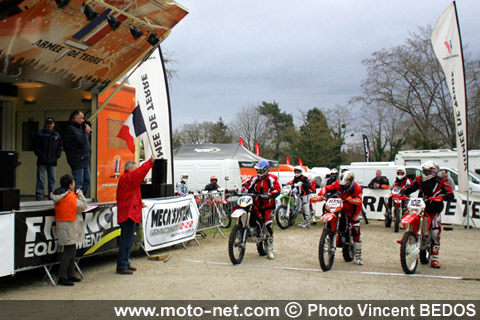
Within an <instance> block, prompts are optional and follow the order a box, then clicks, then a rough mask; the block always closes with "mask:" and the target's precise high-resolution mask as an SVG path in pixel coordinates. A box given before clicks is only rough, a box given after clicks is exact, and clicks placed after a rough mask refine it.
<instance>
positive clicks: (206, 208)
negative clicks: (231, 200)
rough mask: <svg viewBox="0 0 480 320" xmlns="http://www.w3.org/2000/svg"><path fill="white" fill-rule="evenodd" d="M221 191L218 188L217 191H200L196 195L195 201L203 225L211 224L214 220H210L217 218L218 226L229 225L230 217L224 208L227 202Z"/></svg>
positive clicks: (225, 226)
mask: <svg viewBox="0 0 480 320" xmlns="http://www.w3.org/2000/svg"><path fill="white" fill-rule="evenodd" d="M222 191H223V189H219V190H218V191H217V192H208V191H202V192H201V194H200V195H198V196H196V198H195V201H196V203H197V206H198V211H199V212H200V218H199V219H200V223H201V224H203V225H205V226H210V225H213V224H215V221H211V220H212V219H217V218H218V223H219V224H220V227H222V228H228V227H230V224H231V222H232V218H231V216H230V215H229V214H228V213H227V210H225V207H226V205H227V204H228V202H227V201H225V200H224V199H223V198H222V194H221V192H222Z"/></svg>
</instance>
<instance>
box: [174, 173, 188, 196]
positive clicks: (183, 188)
mask: <svg viewBox="0 0 480 320" xmlns="http://www.w3.org/2000/svg"><path fill="white" fill-rule="evenodd" d="M187 180H188V173H183V174H182V179H181V180H180V181H179V182H177V184H176V186H175V194H176V195H177V196H182V197H183V196H186V195H187V194H188V184H187Z"/></svg>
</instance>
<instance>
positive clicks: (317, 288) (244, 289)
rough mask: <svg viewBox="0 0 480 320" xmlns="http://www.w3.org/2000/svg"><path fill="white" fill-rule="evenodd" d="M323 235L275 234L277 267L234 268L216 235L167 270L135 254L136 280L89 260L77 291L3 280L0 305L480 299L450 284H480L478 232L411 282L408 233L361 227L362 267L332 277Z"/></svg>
mask: <svg viewBox="0 0 480 320" xmlns="http://www.w3.org/2000/svg"><path fill="white" fill-rule="evenodd" d="M322 228H323V226H320V225H317V226H312V228H310V229H299V228H297V227H292V228H290V229H288V230H280V229H278V228H276V229H275V255H276V260H274V261H270V260H267V259H266V258H265V257H260V256H259V255H258V254H257V251H256V248H255V245H254V244H249V245H248V246H247V252H246V254H245V258H244V260H243V263H242V264H241V265H238V266H233V265H232V264H231V263H230V260H229V257H228V253H227V245H228V234H226V237H225V238H222V237H221V236H219V235H217V236H216V237H213V236H212V235H211V234H210V235H208V236H207V238H205V239H199V242H200V246H197V245H196V243H195V242H191V243H190V244H189V245H188V248H187V250H185V249H183V247H182V246H176V247H174V248H170V249H166V250H160V251H157V252H154V253H153V254H154V255H156V254H164V253H168V254H171V255H172V258H171V259H170V260H169V261H168V262H166V263H164V262H162V261H151V260H147V258H146V256H145V254H144V253H143V252H142V251H141V250H136V251H134V253H133V256H132V265H134V266H135V267H137V268H138V271H137V272H136V273H135V274H134V275H132V276H123V275H117V274H115V263H116V253H115V252H113V253H107V254H104V255H101V256H97V257H92V258H88V259H84V260H82V261H81V262H80V267H81V268H82V271H83V272H84V274H85V277H86V278H85V279H84V280H83V281H82V282H81V283H78V284H76V285H75V287H74V288H71V287H61V286H58V287H52V286H51V284H50V283H49V282H48V281H42V278H43V274H44V273H43V270H42V269H38V270H32V271H26V272H21V273H18V274H17V275H15V277H4V278H0V299H2V300H9V299H26V300H41V299H53V300H55V299H62V300H71V299H73V300H75V299H83V300H85V299H86V300H89V299H94V300H97V299H98V300H103V299H105V300H117V299H123V300H125V299H126V300H157V299H158V300H168V299H182V300H197V299H262V300H263V299H299V300H300V299H308V300H310V299H315V300H317V299H322V300H325V299H378V300H384V299H474V300H478V299H480V281H478V280H457V279H449V278H448V277H449V276H450V277H471V278H480V272H479V267H480V255H478V254H477V253H478V242H479V240H480V233H479V231H478V230H464V229H460V228H455V229H454V230H453V231H442V248H441V251H440V262H441V264H442V268H441V269H432V268H430V266H428V265H419V267H418V269H417V273H416V274H417V275H418V276H415V277H412V276H406V275H404V274H403V271H402V268H401V266H400V259H399V252H400V246H399V245H398V244H397V243H396V241H395V240H397V239H399V238H400V237H401V235H402V234H403V230H400V231H401V232H400V233H398V234H395V233H394V232H393V229H391V228H390V229H387V228H385V227H384V226H383V222H380V221H376V222H375V221H373V222H371V223H370V224H369V225H365V224H363V225H362V235H363V258H364V265H363V266H357V265H354V264H353V263H352V262H348V263H347V262H344V261H343V258H342V257H341V252H340V251H337V255H336V260H335V263H334V265H333V268H332V271H330V272H322V271H321V270H320V266H319V262H318V258H317V254H318V241H319V238H320V234H321V232H322ZM295 268H299V269H300V270H298V269H295ZM428 276H435V277H433V278H432V277H428ZM437 276H438V277H437Z"/></svg>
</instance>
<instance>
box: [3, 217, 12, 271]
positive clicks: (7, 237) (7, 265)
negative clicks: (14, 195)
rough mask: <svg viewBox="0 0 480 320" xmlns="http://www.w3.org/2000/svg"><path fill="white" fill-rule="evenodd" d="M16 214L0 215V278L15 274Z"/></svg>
mask: <svg viewBox="0 0 480 320" xmlns="http://www.w3.org/2000/svg"><path fill="white" fill-rule="evenodd" d="M14 226H15V214H13V213H7V214H0V243H1V244H2V245H1V246H0V257H2V263H0V277H3V276H8V275H10V274H14V273H15V266H14V263H13V261H14V260H13V259H14V254H15V253H14V250H13V248H14V247H15V245H14V244H15V228H14Z"/></svg>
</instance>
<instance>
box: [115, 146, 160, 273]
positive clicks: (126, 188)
mask: <svg viewBox="0 0 480 320" xmlns="http://www.w3.org/2000/svg"><path fill="white" fill-rule="evenodd" d="M154 160H155V155H152V158H151V159H150V160H148V161H146V162H145V163H144V164H142V165H141V166H140V167H139V168H137V164H136V163H135V162H134V161H127V162H126V163H125V173H124V174H123V175H122V176H121V177H120V180H119V181H118V187H117V223H118V224H119V225H120V229H121V234H120V248H119V250H118V259H117V274H125V275H131V274H133V271H136V270H137V269H136V268H135V267H133V266H131V265H130V253H131V251H132V245H133V239H134V234H135V229H136V227H137V225H138V224H140V222H141V220H142V208H143V207H144V205H143V202H142V194H141V192H140V184H141V183H142V182H143V180H144V179H145V176H146V175H147V173H148V171H150V169H151V168H152V167H153V161H154Z"/></svg>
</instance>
